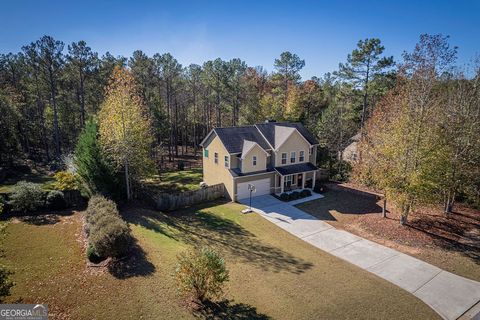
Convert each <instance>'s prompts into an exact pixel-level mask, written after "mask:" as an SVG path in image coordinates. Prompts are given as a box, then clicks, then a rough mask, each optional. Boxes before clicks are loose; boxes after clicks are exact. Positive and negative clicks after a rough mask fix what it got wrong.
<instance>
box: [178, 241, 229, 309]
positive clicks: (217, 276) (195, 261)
mask: <svg viewBox="0 0 480 320" xmlns="http://www.w3.org/2000/svg"><path fill="white" fill-rule="evenodd" d="M175 278H176V280H177V284H178V290H179V291H180V292H181V293H183V294H185V295H193V297H194V298H195V299H198V300H199V301H200V302H204V301H206V300H208V299H212V298H217V297H220V295H221V294H222V292H223V290H222V287H223V285H224V283H225V282H227V281H228V279H229V275H228V270H227V268H226V265H225V260H224V259H223V258H222V257H221V256H220V254H218V253H217V252H216V251H214V250H212V249H209V248H202V249H198V248H196V249H192V250H190V251H188V252H184V253H182V254H180V255H179V256H178V262H177V266H176V268H175Z"/></svg>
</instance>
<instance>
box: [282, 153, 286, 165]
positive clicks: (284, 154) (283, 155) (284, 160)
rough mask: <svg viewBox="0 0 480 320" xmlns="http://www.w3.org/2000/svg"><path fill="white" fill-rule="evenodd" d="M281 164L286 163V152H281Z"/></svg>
mask: <svg viewBox="0 0 480 320" xmlns="http://www.w3.org/2000/svg"><path fill="white" fill-rule="evenodd" d="M282 164H287V153H286V152H283V153H282Z"/></svg>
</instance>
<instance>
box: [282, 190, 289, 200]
mask: <svg viewBox="0 0 480 320" xmlns="http://www.w3.org/2000/svg"><path fill="white" fill-rule="evenodd" d="M280 200H282V201H290V195H289V194H288V193H286V192H284V193H282V194H281V195H280Z"/></svg>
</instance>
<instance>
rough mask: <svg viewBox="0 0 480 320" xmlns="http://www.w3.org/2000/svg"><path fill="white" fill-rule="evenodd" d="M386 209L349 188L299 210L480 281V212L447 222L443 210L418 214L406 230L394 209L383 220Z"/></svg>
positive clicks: (458, 214)
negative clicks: (383, 209)
mask: <svg viewBox="0 0 480 320" xmlns="http://www.w3.org/2000/svg"><path fill="white" fill-rule="evenodd" d="M382 205H383V204H382V201H377V199H376V198H375V197H372V196H371V195H370V196H369V195H368V194H366V193H363V194H362V193H358V192H352V190H351V189H349V188H346V187H344V188H342V189H340V190H333V189H331V190H328V191H327V192H326V193H325V198H323V199H319V200H315V201H311V202H307V203H303V204H300V205H298V207H299V208H300V209H302V210H304V211H305V212H308V213H310V214H312V215H314V216H316V217H317V218H319V219H322V220H325V221H327V222H328V223H330V224H331V225H333V226H334V227H336V228H339V229H345V230H347V231H349V232H352V233H354V234H357V235H359V236H362V237H364V238H367V239H370V240H372V241H375V242H378V243H380V244H383V245H385V246H387V247H391V248H394V249H397V250H399V251H402V252H404V253H406V254H409V255H412V256H414V257H417V258H419V259H421V260H424V261H426V262H428V263H431V264H433V265H436V266H438V267H440V268H442V269H445V270H447V271H450V272H452V273H455V274H458V275H461V276H464V277H467V278H470V279H473V280H477V281H480V212H478V211H476V210H473V209H468V208H465V207H462V206H457V207H456V210H455V213H453V214H452V215H451V217H449V218H447V217H445V216H444V214H443V213H442V210H441V208H418V209H417V212H414V213H412V214H411V215H410V216H409V221H408V225H407V226H401V225H400V222H399V218H400V217H399V216H398V214H396V213H395V212H394V211H393V210H390V208H388V209H389V212H388V213H387V218H386V219H384V218H382V216H381V212H382Z"/></svg>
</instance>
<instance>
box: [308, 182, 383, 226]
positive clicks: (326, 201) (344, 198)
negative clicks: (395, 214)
mask: <svg viewBox="0 0 480 320" xmlns="http://www.w3.org/2000/svg"><path fill="white" fill-rule="evenodd" d="M343 188H344V189H345V190H343V189H341V190H328V191H327V192H326V193H325V197H324V198H322V199H319V200H314V201H311V202H307V203H303V204H301V205H299V208H301V209H302V210H305V211H306V212H307V213H310V214H311V215H313V216H315V217H316V218H318V219H320V220H326V221H337V219H336V218H335V217H334V216H333V215H332V214H331V213H330V211H336V212H338V213H340V214H346V215H349V214H351V215H363V214H369V213H381V212H382V207H381V206H379V205H378V204H377V201H378V199H377V198H376V197H375V196H374V195H372V194H368V193H366V192H363V193H360V192H357V193H353V192H351V191H349V190H350V189H349V188H346V187H343Z"/></svg>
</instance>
